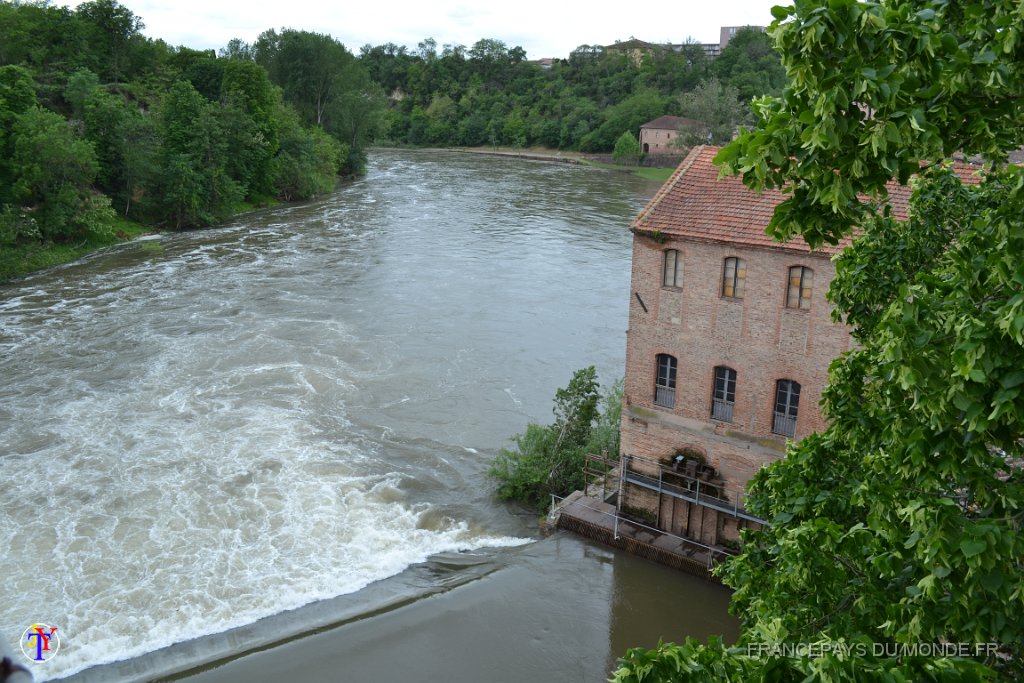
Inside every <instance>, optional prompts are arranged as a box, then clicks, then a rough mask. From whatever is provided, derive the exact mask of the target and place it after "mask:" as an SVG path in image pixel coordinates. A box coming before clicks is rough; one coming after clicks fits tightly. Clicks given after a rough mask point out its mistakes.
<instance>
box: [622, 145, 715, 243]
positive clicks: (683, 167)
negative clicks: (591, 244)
mask: <svg viewBox="0 0 1024 683" xmlns="http://www.w3.org/2000/svg"><path fill="white" fill-rule="evenodd" d="M707 147H708V146H707V145H697V146H696V147H694V148H693V149H691V150H690V153H689V154H687V155H686V158H685V159H683V160H682V161H681V162H679V166H677V167H676V170H675V171H673V173H672V175H671V176H669V178H668V180H666V181H665V184H664V185H662V186H661V188H659V189H658V191H657V192H655V193H654V196H653V197H651V201H649V202H647V206H645V207H644V208H643V209H641V210H640V213H638V214H637V215H636V218H634V219H633V229H636V228H639V227H640V221H642V220H643V219H644V218H646V217H647V215H648V214H649V213H650V212H651V211H653V210H654V209H655V208H656V207H657V206H658V204H660V203H661V200H662V199H664V198H665V196H666V195H667V194H669V193H670V192H671V191H672V188H674V187H675V186H676V183H678V182H679V179H680V178H682V177H683V176H684V175H686V172H687V171H689V170H690V167H692V166H693V164H694V163H695V162H696V161H697V159H698V158H699V157H700V155H701V154H703V153H704V150H705V149H706V148H707Z"/></svg>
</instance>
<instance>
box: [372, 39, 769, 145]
mask: <svg viewBox="0 0 1024 683" xmlns="http://www.w3.org/2000/svg"><path fill="white" fill-rule="evenodd" d="M746 33H747V32H743V31H741V32H739V33H738V34H737V37H735V38H734V39H733V40H734V41H736V46H735V47H732V46H731V45H730V47H729V48H727V49H726V51H725V53H726V54H727V55H728V56H727V63H728V65H729V68H728V69H723V71H722V73H721V74H720V75H719V78H720V80H721V81H722V82H723V83H725V84H731V83H732V81H733V80H736V81H737V83H742V84H744V85H743V88H744V89H745V91H747V90H754V89H756V88H758V87H759V84H762V83H763V84H764V87H765V88H766V90H765V91H764V92H776V91H777V90H778V88H779V87H780V84H779V83H777V82H776V81H777V78H775V76H777V75H778V74H780V73H782V72H781V67H780V66H779V60H778V57H777V55H775V53H774V52H771V51H770V50H765V49H764V45H765V44H766V38H765V36H763V35H762V34H760V33H758V32H753V33H755V34H756V35H753V36H747V35H746ZM360 55H361V56H360V62H362V63H363V64H364V65H365V66H366V69H367V71H368V73H369V74H370V77H371V78H372V79H373V80H375V81H376V82H377V83H379V84H380V85H381V86H382V87H383V91H384V93H386V94H387V95H388V96H389V98H391V99H390V100H389V107H390V109H389V114H388V117H387V118H388V125H387V127H386V132H385V135H386V136H387V138H388V139H390V140H392V141H395V142H404V143H410V144H416V145H468V146H477V145H503V146H510V147H523V146H534V145H541V146H545V147H558V148H560V149H573V150H583V151H593V152H611V151H612V150H613V147H614V145H615V142H616V140H617V139H618V137H619V136H620V135H621V134H622V132H623V131H627V130H628V131H631V132H633V133H634V134H636V133H637V132H638V131H639V127H640V125H642V124H643V123H646V122H647V121H650V120H652V119H655V118H657V117H659V116H662V115H665V114H678V113H679V106H680V105H679V96H680V95H681V94H682V93H685V92H689V91H690V90H692V89H693V88H694V87H696V86H697V84H698V83H700V82H701V81H703V80H706V79H707V78H708V77H709V76H711V75H712V74H713V63H712V62H709V60H707V58H706V57H705V55H704V50H703V48H702V47H701V46H700V45H699V44H696V43H694V44H688V45H684V46H683V47H682V49H681V50H676V49H674V48H669V47H667V46H665V47H661V46H655V48H654V49H652V51H651V52H650V54H648V55H646V56H645V57H644V58H643V59H642V60H641V61H640V63H639V64H638V63H636V62H635V61H634V60H633V59H632V58H631V57H629V56H626V55H624V54H621V53H619V52H616V51H608V52H606V51H604V50H603V49H602V48H600V47H596V46H589V45H583V46H580V47H579V48H577V49H576V50H574V51H573V52H572V53H571V54H570V55H569V57H568V59H562V60H555V61H554V63H553V64H552V65H551V68H550V69H542V68H541V67H540V66H538V65H537V64H534V63H530V62H527V61H525V59H524V57H525V53H524V52H523V50H522V48H518V47H514V48H508V47H507V46H506V45H505V44H504V43H502V42H501V41H498V40H492V39H483V40H480V41H478V42H477V43H475V44H474V45H473V47H472V48H470V49H468V50H467V49H466V48H465V47H464V46H461V45H447V46H445V47H444V50H443V51H442V52H441V53H440V54H439V53H438V51H437V44H436V41H433V40H432V39H428V40H425V41H423V42H422V43H420V49H419V51H418V52H415V53H410V52H408V51H406V50H405V49H404V48H399V47H397V46H395V45H392V44H387V45H383V46H378V47H371V46H369V45H367V46H364V47H363V48H362V50H361V51H360ZM771 62H774V65H773V64H771ZM739 92H740V91H738V90H737V91H736V97H740V94H739ZM757 94H762V93H761V92H758V93H757ZM747 101H749V98H748V100H747ZM449 103H451V104H453V105H455V106H451V105H450V104H449ZM442 105H443V106H442ZM733 105H734V106H735V107H741V108H743V109H746V107H747V105H746V102H743V103H740V102H738V101H737V102H735V103H733ZM737 120H738V118H737Z"/></svg>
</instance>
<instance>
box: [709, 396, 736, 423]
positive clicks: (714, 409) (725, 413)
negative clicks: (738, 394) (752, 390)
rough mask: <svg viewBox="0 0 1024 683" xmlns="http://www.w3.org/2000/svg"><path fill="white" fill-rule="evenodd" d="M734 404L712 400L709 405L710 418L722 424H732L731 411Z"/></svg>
mask: <svg viewBox="0 0 1024 683" xmlns="http://www.w3.org/2000/svg"><path fill="white" fill-rule="evenodd" d="M734 407H735V404H733V403H731V402H729V401H723V400H721V399H718V398H716V399H713V401H712V403H711V418H712V419H714V420H721V421H722V422H732V410H733V408H734Z"/></svg>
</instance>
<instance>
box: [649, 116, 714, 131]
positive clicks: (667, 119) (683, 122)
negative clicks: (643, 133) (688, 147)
mask: <svg viewBox="0 0 1024 683" xmlns="http://www.w3.org/2000/svg"><path fill="white" fill-rule="evenodd" d="M699 125H700V121H696V120H694V119H686V118H683V117H682V116H659V117H658V118H656V119H654V120H653V121H648V122H647V123H645V124H644V125H642V126H640V129H641V130H643V129H644V128H652V129H653V128H656V129H658V130H679V128H680V126H689V127H691V128H692V127H695V126H699Z"/></svg>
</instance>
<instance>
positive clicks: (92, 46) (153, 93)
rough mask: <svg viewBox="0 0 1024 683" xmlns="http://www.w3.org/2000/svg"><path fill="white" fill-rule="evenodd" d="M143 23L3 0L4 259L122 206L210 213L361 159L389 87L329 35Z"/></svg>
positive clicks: (106, 10)
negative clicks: (168, 35)
mask: <svg viewBox="0 0 1024 683" xmlns="http://www.w3.org/2000/svg"><path fill="white" fill-rule="evenodd" d="M144 28H145V24H144V23H143V21H142V18H141V17H138V16H135V15H134V14H133V13H132V12H131V10H129V9H128V8H126V7H124V6H123V5H121V4H119V3H118V2H116V0H94V1H91V2H84V3H82V4H80V5H78V6H77V8H76V9H74V10H71V9H68V8H66V7H60V8H58V7H53V6H51V5H50V4H49V3H20V2H13V3H12V2H6V1H0V152H2V155H0V271H3V272H7V271H8V265H7V264H8V263H9V262H10V261H11V259H12V258H14V259H16V258H17V254H21V253H23V252H24V250H26V249H28V250H31V249H33V248H35V247H37V246H39V245H43V244H49V243H63V244H71V243H80V242H83V241H85V242H89V241H95V240H102V239H108V238H109V239H114V237H113V235H114V230H115V228H114V225H115V216H116V214H120V215H122V216H126V217H128V218H129V219H132V220H134V221H138V222H141V223H145V224H150V225H156V226H165V227H172V228H187V227H194V226H202V225H208V224H210V223H214V222H217V221H219V220H222V219H223V218H224V217H226V216H229V215H231V214H233V213H235V212H236V211H238V210H239V209H240V208H242V207H243V206H245V205H246V203H250V204H251V203H258V202H261V201H265V200H266V199H269V198H272V197H279V198H283V199H301V198H304V197H310V196H312V195H314V194H318V193H322V192H326V191H329V190H330V189H331V188H332V187H333V186H334V184H335V182H336V180H337V178H338V176H339V175H346V174H357V173H360V172H361V171H362V169H363V168H364V166H365V159H366V152H365V150H366V147H367V145H368V144H369V142H370V140H371V139H372V137H373V135H374V134H375V132H376V130H377V126H378V123H379V121H380V113H381V112H382V111H383V108H384V100H383V96H382V95H381V93H380V90H379V88H378V87H377V86H376V85H374V84H373V83H371V82H370V78H369V74H368V73H367V71H366V69H365V68H364V66H363V65H362V64H361V63H360V62H359V60H357V59H356V58H355V57H354V56H353V55H352V54H351V53H349V52H348V51H347V50H346V49H345V47H344V46H343V45H342V44H341V43H339V42H337V41H336V40H334V39H333V38H331V37H330V36H324V35H320V34H315V33H308V32H302V31H292V30H289V29H284V30H282V31H281V32H280V33H277V32H275V31H268V32H267V33H265V34H264V35H265V36H269V37H273V39H274V40H272V41H271V40H269V39H268V40H264V41H261V42H259V43H257V45H255V46H249V45H246V44H245V43H243V42H242V41H240V40H232V41H231V42H230V43H229V44H228V45H227V46H226V47H225V49H224V50H222V51H221V56H219V57H218V56H217V54H216V53H215V52H214V51H213V50H193V49H190V48H188V47H184V46H179V47H176V48H175V47H170V46H168V45H166V44H165V43H163V42H162V41H154V40H151V39H149V38H146V37H145V36H144V35H143V34H142V30H143V29H144ZM268 71H269V73H268ZM11 254H14V256H10V255H11Z"/></svg>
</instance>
